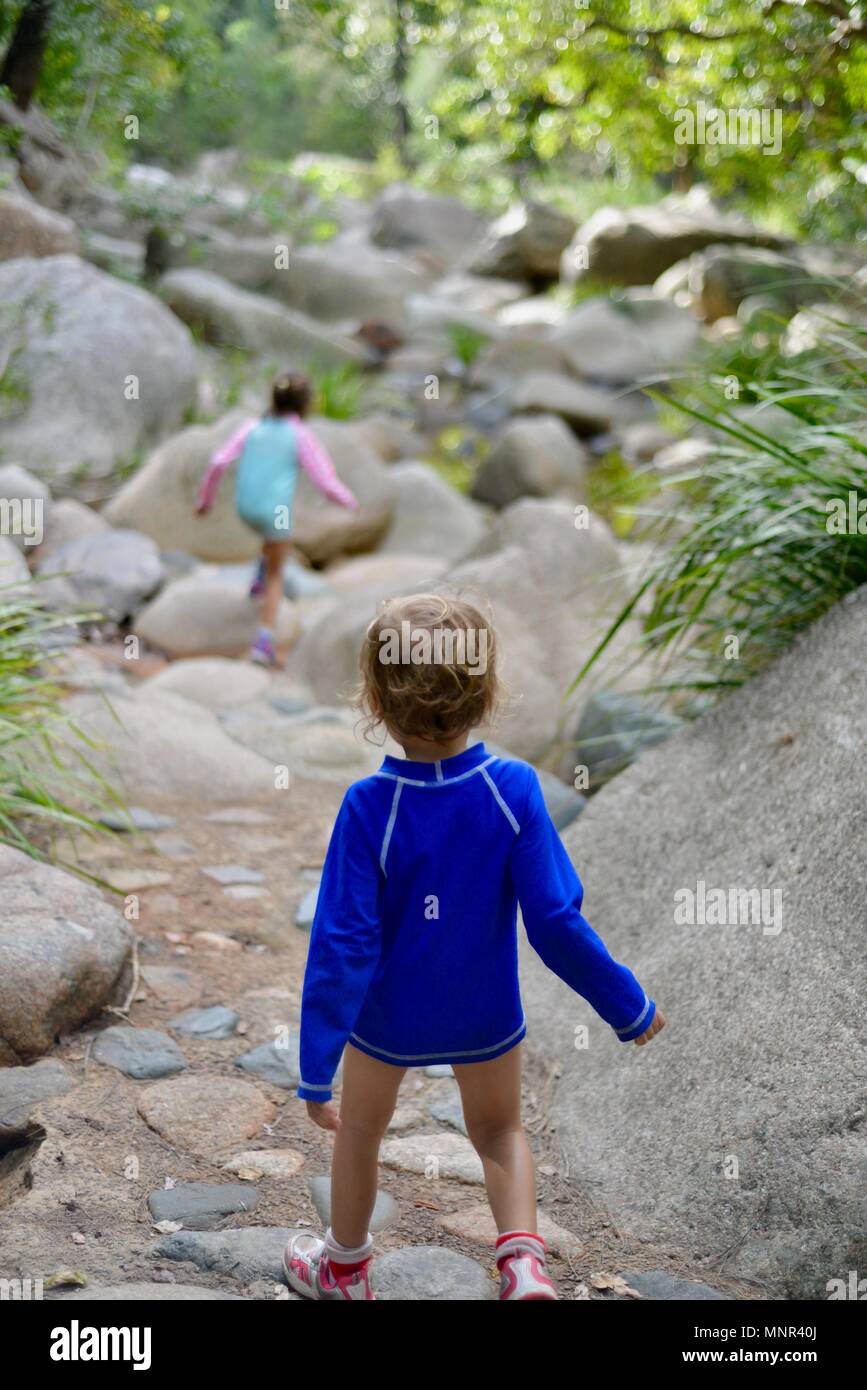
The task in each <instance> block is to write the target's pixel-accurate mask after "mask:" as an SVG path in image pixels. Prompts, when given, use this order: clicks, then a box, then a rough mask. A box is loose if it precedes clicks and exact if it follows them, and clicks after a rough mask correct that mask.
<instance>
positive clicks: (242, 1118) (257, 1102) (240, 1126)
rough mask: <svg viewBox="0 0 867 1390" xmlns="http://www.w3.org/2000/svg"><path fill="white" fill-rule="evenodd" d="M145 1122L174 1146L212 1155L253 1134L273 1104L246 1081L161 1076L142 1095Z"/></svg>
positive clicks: (271, 1113) (268, 1117)
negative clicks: (166, 1077) (171, 1078)
mask: <svg viewBox="0 0 867 1390" xmlns="http://www.w3.org/2000/svg"><path fill="white" fill-rule="evenodd" d="M138 1111H139V1114H140V1115H141V1117H142V1119H143V1120H144V1121H145V1123H146V1124H148V1125H150V1127H151V1129H153V1130H156V1132H157V1134H161V1135H162V1137H163V1138H164V1139H165V1140H167V1142H168V1143H169V1144H171V1145H172V1146H173V1147H174V1148H177V1149H182V1150H183V1149H187V1150H189V1152H190V1153H194V1154H199V1155H201V1156H202V1157H203V1158H213V1157H214V1156H215V1155H217V1154H218V1153H220V1151H221V1150H225V1149H227V1148H228V1147H229V1146H230V1145H231V1146H233V1147H236V1146H237V1145H238V1144H239V1143H241V1142H243V1141H244V1140H245V1139H252V1138H253V1137H254V1135H257V1134H259V1132H260V1131H261V1129H262V1127H263V1126H264V1125H266V1124H270V1123H271V1121H272V1120H273V1118H274V1114H275V1110H274V1106H273V1105H272V1104H271V1102H270V1101H269V1100H266V1098H265V1097H264V1096H263V1095H262V1093H261V1091H258V1090H257V1089H256V1087H255V1086H251V1085H250V1083H249V1082H248V1081H236V1080H235V1079H234V1078H233V1077H229V1076H202V1075H196V1076H182V1077H179V1078H177V1079H175V1080H169V1081H158V1082H157V1083H156V1085H154V1086H149V1087H148V1088H147V1090H146V1091H143V1092H142V1093H141V1095H140V1096H139V1098H138Z"/></svg>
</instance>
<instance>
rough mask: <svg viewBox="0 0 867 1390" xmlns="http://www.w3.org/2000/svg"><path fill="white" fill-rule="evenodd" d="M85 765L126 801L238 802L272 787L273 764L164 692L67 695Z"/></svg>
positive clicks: (205, 715)
mask: <svg viewBox="0 0 867 1390" xmlns="http://www.w3.org/2000/svg"><path fill="white" fill-rule="evenodd" d="M67 709H68V710H69V714H70V716H71V717H72V718H73V719H74V720H75V723H76V725H77V726H78V727H79V728H80V729H81V730H82V731H83V732H84V733H85V734H86V735H87V736H88V737H89V738H91V739H92V740H93V745H94V746H93V747H92V748H90V749H88V758H89V760H90V762H91V763H93V765H94V766H95V767H96V768H97V769H98V770H99V771H100V772H101V773H102V774H103V775H104V776H105V777H106V778H107V779H108V780H109V782H110V783H111V785H112V786H114V787H116V788H117V790H118V791H119V792H120V794H121V795H122V796H124V797H125V798H126V799H127V800H128V801H129V802H131V803H135V802H136V801H140V802H144V803H147V801H148V800H149V799H151V798H155V797H158V798H161V799H165V800H179V801H203V802H220V801H243V800H245V799H246V798H247V797H256V796H262V795H266V794H267V793H268V792H269V791H270V792H273V791H274V767H273V765H272V764H271V763H267V762H266V761H265V759H264V758H260V757H257V755H256V754H255V753H251V752H249V751H248V750H247V749H246V748H242V747H241V746H240V744H238V743H235V742H234V741H233V740H232V739H230V738H228V737H227V736H226V734H225V733H224V732H223V730H222V728H221V727H220V724H219V723H218V721H217V719H216V718H215V716H214V715H213V714H211V713H210V711H208V710H206V709H205V708H204V707H203V706H202V705H200V704H196V703H194V702H193V701H192V700H185V699H184V698H183V697H182V696H180V695H176V694H174V693H170V692H168V691H165V692H160V691H148V690H141V691H139V692H138V693H136V694H134V695H125V696H122V695H118V696H112V700H111V704H109V703H108V702H107V701H106V700H105V699H104V698H102V697H101V696H99V695H93V694H82V695H76V696H73V698H72V699H71V700H70V701H69V702H68V705H67Z"/></svg>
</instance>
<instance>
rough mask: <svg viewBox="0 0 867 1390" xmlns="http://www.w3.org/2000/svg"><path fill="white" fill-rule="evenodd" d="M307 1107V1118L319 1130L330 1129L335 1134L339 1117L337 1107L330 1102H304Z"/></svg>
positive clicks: (338, 1126) (338, 1125)
mask: <svg viewBox="0 0 867 1390" xmlns="http://www.w3.org/2000/svg"><path fill="white" fill-rule="evenodd" d="M304 1103H305V1105H306V1106H307V1118H308V1119H309V1120H312V1121H313V1123H314V1124H315V1125H318V1126H319V1128H320V1129H330V1130H333V1131H334V1132H335V1133H336V1132H337V1130H338V1129H339V1128H340V1116H339V1115H338V1113H337V1106H336V1105H335V1104H334V1102H333V1101H331V1100H308V1101H305V1102H304Z"/></svg>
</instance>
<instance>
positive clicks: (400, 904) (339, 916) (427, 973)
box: [298, 744, 656, 1101]
mask: <svg viewBox="0 0 867 1390" xmlns="http://www.w3.org/2000/svg"><path fill="white" fill-rule="evenodd" d="M582 897H583V889H582V886H581V882H580V880H579V878H578V875H577V874H576V872H575V870H574V868H573V866H572V862H571V860H570V859H569V856H568V854H567V853H566V850H565V849H564V847H563V844H562V842H561V840H560V837H559V836H558V834H557V831H556V830H555V829H554V826H553V824H552V822H551V818H550V816H549V815H548V811H547V808H546V806H545V802H544V800H543V797H542V791H541V788H540V786H539V779H538V777H537V776H536V773H535V771H534V770H533V768H532V767H530V766H529V765H528V764H526V763H522V762H518V761H514V760H512V759H510V758H497V757H493V756H491V754H489V753H488V752H487V751H486V749H485V747H484V744H475V745H474V746H473V747H472V748H468V749H466V751H465V752H463V753H458V754H457V755H456V756H455V757H453V758H445V759H443V760H442V761H441V762H434V763H419V762H412V761H409V760H407V759H404V758H392V757H387V758H385V760H384V762H383V764H382V767H381V768H380V770H379V772H377V773H376V774H374V776H372V777H366V778H364V779H363V781H360V782H356V783H355V785H354V786H352V787H350V788H349V791H348V792H347V793H346V796H345V798H344V800H343V804H342V806H341V808H340V811H339V813H338V816H337V820H336V822H335V825H334V831H333V833H332V836H331V842H330V844H329V847H328V853H327V855H326V859H325V867H324V870H323V874H322V882H321V885H320V888H319V900H318V903H317V907H316V915H315V917H314V920H313V929H312V933H311V938H310V950H309V953H308V957H307V969H306V973H305V976H304V991H303V995H302V1000H301V1076H302V1081H301V1084H300V1086H299V1087H298V1095H299V1096H300V1097H301V1098H302V1099H303V1100H318V1101H322V1100H328V1099H329V1098H330V1096H331V1085H332V1079H333V1077H334V1073H335V1072H336V1070H337V1067H338V1065H339V1063H340V1058H341V1056H342V1053H343V1049H344V1047H345V1046H346V1043H347V1042H349V1041H351V1042H352V1043H353V1045H354V1046H355V1047H357V1048H359V1049H360V1050H361V1051H362V1052H366V1053H368V1054H369V1055H370V1056H371V1057H378V1058H379V1059H380V1060H381V1061H384V1062H391V1063H393V1064H394V1065H396V1066H429V1065H431V1064H433V1063H435V1062H450V1063H464V1062H484V1061H489V1060H490V1059H491V1058H493V1057H498V1056H499V1055H500V1054H501V1053H503V1052H506V1051H508V1049H509V1048H511V1047H514V1046H515V1045H516V1044H517V1043H519V1042H520V1041H521V1039H522V1038H523V1036H524V1033H525V1024H524V1014H523V1010H522V1007H521V996H520V990H519V987H518V944H517V907H518V903H520V905H521V912H522V915H523V919H524V925H525V927H526V930H527V936H528V938H529V941H530V944H531V945H532V946H533V947H534V949H535V950H536V951H537V952H538V954H539V955H540V956H541V958H542V960H543V961H544V962H545V964H546V965H547V966H548V967H549V969H551V970H553V971H554V973H555V974H557V975H559V976H560V978H561V979H562V980H565V982H566V984H568V985H570V986H571V988H572V989H574V990H576V991H577V992H578V993H579V994H581V995H583V996H584V998H585V999H587V1000H588V1002H589V1003H590V1004H592V1006H593V1008H594V1009H595V1010H596V1011H597V1013H599V1014H600V1015H601V1017H602V1018H603V1019H604V1020H605V1021H606V1023H609V1024H610V1025H611V1027H612V1028H613V1029H614V1030H615V1032H616V1034H617V1036H618V1037H619V1038H620V1039H621V1040H622V1041H623V1042H630V1041H631V1040H632V1039H633V1038H637V1037H640V1035H641V1034H642V1033H643V1032H644V1031H645V1030H646V1029H647V1028H649V1026H650V1024H651V1022H652V1020H653V1015H654V1013H655V1007H656V1006H655V1004H654V1003H653V1001H652V1000H650V999H648V997H647V995H646V994H645V992H644V990H643V989H642V988H641V986H640V984H639V983H638V981H637V980H636V979H635V976H634V975H633V974H632V972H631V971H630V970H628V969H627V968H626V966H624V965H619V964H618V963H617V962H616V961H615V960H613V959H612V957H611V956H610V955H609V953H608V951H607V950H606V948H605V945H604V943H603V942H602V941H601V940H600V939H599V937H598V936H597V935H596V933H595V932H594V931H593V930H592V928H591V927H590V926H589V925H588V923H587V922H586V921H585V920H584V918H583V917H582V915H581V902H582Z"/></svg>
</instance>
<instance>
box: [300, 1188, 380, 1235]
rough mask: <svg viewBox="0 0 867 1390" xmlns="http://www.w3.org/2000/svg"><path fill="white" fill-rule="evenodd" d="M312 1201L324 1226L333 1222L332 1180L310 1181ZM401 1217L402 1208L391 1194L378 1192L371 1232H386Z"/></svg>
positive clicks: (371, 1219) (371, 1221) (371, 1220)
mask: <svg viewBox="0 0 867 1390" xmlns="http://www.w3.org/2000/svg"><path fill="white" fill-rule="evenodd" d="M310 1200H311V1201H312V1203H313V1205H314V1207H315V1208H316V1210H317V1211H318V1213H319V1217H320V1220H321V1221H322V1224H323V1226H327V1225H329V1223H330V1221H331V1178H330V1177H328V1176H325V1175H323V1176H321V1177H316V1178H311V1179H310ZM399 1216H400V1208H399V1207H398V1205H397V1202H396V1201H395V1200H394V1198H393V1197H392V1196H391V1193H389V1192H377V1194H376V1201H375V1203H374V1206H373V1215H372V1216H371V1218H370V1229H371V1231H384V1230H386V1228H387V1227H389V1226H393V1225H394V1223H395V1221H397V1219H398V1217H399Z"/></svg>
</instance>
